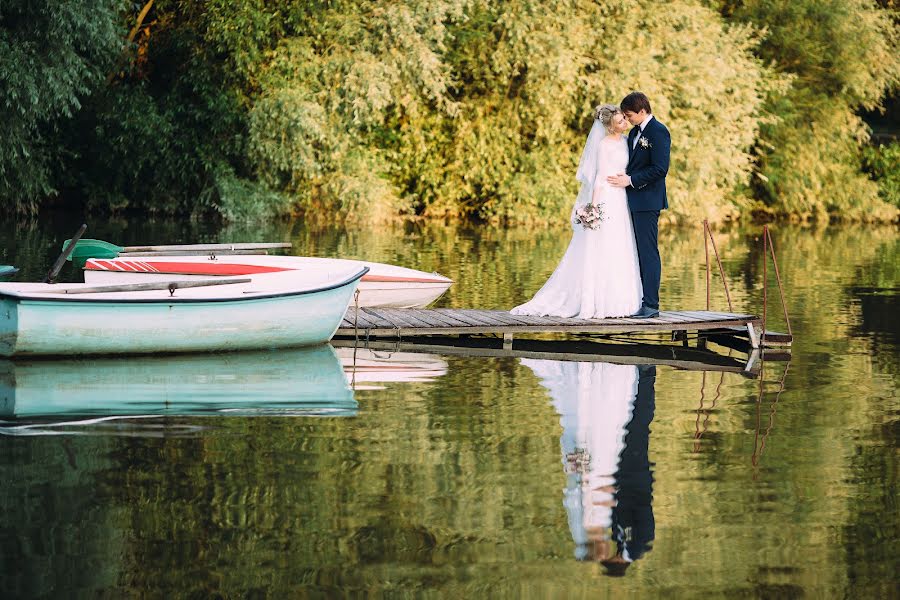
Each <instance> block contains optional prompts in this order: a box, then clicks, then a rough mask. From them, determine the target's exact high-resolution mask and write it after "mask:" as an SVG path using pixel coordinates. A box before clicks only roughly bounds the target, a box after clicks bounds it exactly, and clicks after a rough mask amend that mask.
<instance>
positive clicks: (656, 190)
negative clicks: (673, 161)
mask: <svg viewBox="0 0 900 600" xmlns="http://www.w3.org/2000/svg"><path fill="white" fill-rule="evenodd" d="M638 132H640V127H633V128H632V129H631V131H630V132H629V133H628V166H627V167H626V168H625V173H626V174H627V175H629V176H630V177H631V185H630V186H628V187H627V188H625V193H626V194H627V196H628V208H630V209H631V222H632V225H633V226H634V239H635V241H636V242H637V252H638V261H639V262H640V266H641V281H642V282H643V284H644V302H643V304H644V306H646V307H648V308H653V309H657V310H658V309H659V282H660V279H661V277H662V265H661V262H660V260H659V242H658V234H659V211H661V210H663V209H665V208H668V207H669V200H668V198H667V197H666V173H668V172H669V151H670V149H671V147H672V137H671V136H670V135H669V130H668V129H666V126H665V125H663V124H662V123H660V122H659V121H657V120H656V117H653V118H652V119H650V121H649V122H648V123H647V125H646V126H645V127H644V131H643V132H640V138H641V139H638V142H637V146H635V144H634V140H635V138H637V136H638Z"/></svg>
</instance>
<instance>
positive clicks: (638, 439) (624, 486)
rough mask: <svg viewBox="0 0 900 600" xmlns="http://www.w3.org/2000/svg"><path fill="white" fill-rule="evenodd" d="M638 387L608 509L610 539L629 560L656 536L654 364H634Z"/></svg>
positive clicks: (648, 546) (636, 557)
mask: <svg viewBox="0 0 900 600" xmlns="http://www.w3.org/2000/svg"><path fill="white" fill-rule="evenodd" d="M638 375H639V378H638V388H637V395H636V396H635V400H634V408H633V412H632V416H631V421H629V422H628V425H627V426H626V427H625V430H626V432H627V433H626V434H625V447H624V448H623V449H622V452H621V454H620V455H619V468H618V469H616V473H615V481H616V483H615V485H616V488H617V491H616V505H615V506H614V507H613V509H612V525H613V539H614V540H615V541H616V543H617V544H618V546H619V551H621V550H622V549H623V548H625V549H627V550H628V555H629V556H630V557H631V559H632V560H636V559H638V558H640V557H641V556H643V555H644V554H645V553H646V552H647V551H648V550H650V549H651V547H652V545H653V539H654V538H655V537H656V521H655V519H654V518H653V465H652V464H651V463H650V457H649V450H650V423H651V422H652V421H653V413H654V412H655V409H656V367H655V366H653V365H639V366H638Z"/></svg>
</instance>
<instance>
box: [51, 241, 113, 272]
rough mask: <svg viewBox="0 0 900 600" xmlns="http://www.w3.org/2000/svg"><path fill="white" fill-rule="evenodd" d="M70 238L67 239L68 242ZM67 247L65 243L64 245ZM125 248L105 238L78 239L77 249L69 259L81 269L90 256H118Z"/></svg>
mask: <svg viewBox="0 0 900 600" xmlns="http://www.w3.org/2000/svg"><path fill="white" fill-rule="evenodd" d="M68 243H69V240H66V244H68ZM63 246H64V247H65V244H64V245H63ZM122 250H124V248H122V247H121V246H116V245H115V244H110V243H109V242H104V241H103V240H92V239H85V240H78V243H76V244H75V249H74V250H73V251H72V254H71V255H70V256H69V260H71V261H72V263H73V264H74V265H75V266H76V267H78V268H79V269H83V268H84V263H86V262H87V261H88V259H90V258H116V257H117V256H119V253H120V252H121V251H122Z"/></svg>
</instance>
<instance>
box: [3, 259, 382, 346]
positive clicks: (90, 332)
mask: <svg viewBox="0 0 900 600" xmlns="http://www.w3.org/2000/svg"><path fill="white" fill-rule="evenodd" d="M365 273H366V269H364V268H363V269H356V268H353V269H344V270H343V271H332V270H330V269H323V270H320V271H315V272H300V271H286V272H283V273H269V274H266V275H260V276H257V277H253V278H246V279H232V280H230V281H229V280H228V279H225V280H216V281H207V282H200V281H194V282H177V281H176V282H170V283H153V282H147V283H145V284H144V285H140V284H138V285H117V286H92V285H91V284H86V283H74V284H73V283H68V284H46V283H0V314H3V315H5V316H6V318H5V319H0V355H2V356H20V355H48V354H49V355H69V354H140V353H154V352H169V353H171V352H206V351H219V350H252V349H263V348H276V347H288V346H302V345H312V344H321V343H324V342H327V341H328V340H329V339H331V336H332V335H334V332H335V330H336V329H337V328H338V325H340V323H341V319H342V318H343V316H344V312H345V311H346V310H347V306H348V305H349V303H350V300H351V299H352V298H353V293H354V291H355V290H356V287H357V284H358V282H359V279H360V278H361V277H362V276H363V275H365ZM146 288H151V289H146Z"/></svg>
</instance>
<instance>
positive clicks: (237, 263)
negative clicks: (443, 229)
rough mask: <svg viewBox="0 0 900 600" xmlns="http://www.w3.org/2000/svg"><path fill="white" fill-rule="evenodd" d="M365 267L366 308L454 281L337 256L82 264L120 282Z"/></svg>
mask: <svg viewBox="0 0 900 600" xmlns="http://www.w3.org/2000/svg"><path fill="white" fill-rule="evenodd" d="M364 267H365V268H368V269H369V272H368V273H367V274H366V275H364V276H363V278H362V281H360V284H359V306H361V307H368V308H379V307H382V308H387V307H390V308H425V307H426V306H428V305H429V304H431V303H432V302H434V301H435V300H437V299H438V298H439V297H440V296H441V295H442V294H443V293H444V292H446V291H447V290H448V289H449V288H450V286H451V285H453V280H452V279H449V278H447V277H444V276H443V275H438V274H437V273H426V272H424V271H417V270H415V269H409V268H406V267H400V266H396V265H388V264H383V263H373V262H368V261H360V260H349V259H340V258H317V257H308V256H268V255H243V254H241V255H219V254H217V253H212V254H207V255H205V256H204V255H200V256H186V255H171V256H130V255H125V256H120V257H117V258H106V259H104V258H92V259H89V260H87V261H86V262H85V265H84V280H85V282H87V283H92V284H103V283H122V282H131V281H135V282H136V281H162V280H168V279H171V278H173V277H178V278H179V279H182V278H183V279H188V280H189V279H208V278H210V277H246V276H255V275H258V274H261V273H280V272H284V271H293V270H298V271H305V270H307V269H310V268H334V269H339V268H348V269H349V268H357V269H361V268H364Z"/></svg>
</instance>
